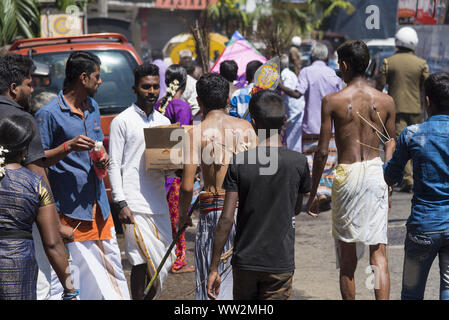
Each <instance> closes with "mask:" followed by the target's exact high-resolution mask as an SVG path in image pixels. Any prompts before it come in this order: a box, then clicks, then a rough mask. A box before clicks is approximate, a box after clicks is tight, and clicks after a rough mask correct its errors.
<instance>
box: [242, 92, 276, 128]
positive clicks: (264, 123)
mask: <svg viewBox="0 0 449 320" xmlns="http://www.w3.org/2000/svg"><path fill="white" fill-rule="evenodd" d="M249 113H250V114H251V117H252V118H253V119H254V121H255V122H256V125H257V128H258V129H267V130H269V129H278V130H279V129H281V127H282V126H283V124H284V121H285V109H284V104H283V101H282V98H281V96H280V95H279V94H277V93H276V92H274V91H271V90H261V91H259V92H256V93H255V94H254V95H253V96H252V97H251V99H250V100H249Z"/></svg>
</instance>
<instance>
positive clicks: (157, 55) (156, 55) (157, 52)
mask: <svg viewBox="0 0 449 320" xmlns="http://www.w3.org/2000/svg"><path fill="white" fill-rule="evenodd" d="M151 58H152V59H153V61H154V60H157V59H160V60H164V55H163V54H162V50H161V49H153V50H151Z"/></svg>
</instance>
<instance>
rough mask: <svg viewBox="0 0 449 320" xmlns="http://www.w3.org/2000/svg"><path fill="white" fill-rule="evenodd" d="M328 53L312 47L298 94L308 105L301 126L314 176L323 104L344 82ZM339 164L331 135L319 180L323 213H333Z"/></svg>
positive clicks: (316, 45) (321, 47)
mask: <svg viewBox="0 0 449 320" xmlns="http://www.w3.org/2000/svg"><path fill="white" fill-rule="evenodd" d="M328 55H329V52H328V49H327V46H326V45H325V44H323V43H320V42H316V43H314V44H313V45H312V50H311V53H310V59H311V62H312V64H311V65H310V66H308V67H306V68H304V69H302V70H301V72H300V73H299V76H298V81H299V86H298V88H297V89H298V91H299V93H301V95H304V98H305V101H306V105H305V108H304V119H303V122H302V134H303V135H302V152H303V154H304V155H305V156H306V157H307V160H308V163H309V167H310V172H312V164H313V154H314V152H315V151H316V148H317V146H318V140H319V136H320V128H321V100H322V99H323V98H324V96H326V95H328V94H329V93H333V92H337V91H340V90H341V89H342V85H341V79H340V78H339V77H338V76H337V74H336V73H335V71H334V70H332V69H331V68H329V67H328V66H327V60H328ZM336 163H337V149H336V146H335V139H334V137H333V135H332V137H331V139H330V142H329V155H328V158H327V163H326V166H325V169H324V172H323V176H322V177H321V180H320V186H319V188H318V192H317V195H318V198H319V200H320V209H321V210H329V209H330V197H331V188H332V181H333V173H332V171H333V170H334V168H335V166H336Z"/></svg>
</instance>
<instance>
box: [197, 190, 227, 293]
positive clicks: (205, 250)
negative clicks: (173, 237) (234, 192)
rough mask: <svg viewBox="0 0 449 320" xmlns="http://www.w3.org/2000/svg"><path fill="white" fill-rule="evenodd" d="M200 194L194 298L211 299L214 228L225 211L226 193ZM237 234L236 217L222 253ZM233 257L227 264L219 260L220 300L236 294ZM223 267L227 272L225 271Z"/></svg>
mask: <svg viewBox="0 0 449 320" xmlns="http://www.w3.org/2000/svg"><path fill="white" fill-rule="evenodd" d="M199 197H200V215H199V221H198V225H197V229H196V239H195V275H196V293H195V299H196V300H209V297H208V296H207V277H208V275H209V266H210V263H211V259H212V249H213V245H214V236H215V229H216V227H217V223H218V220H219V219H220V214H221V211H222V210H223V204H224V197H225V192H222V193H219V194H213V193H211V192H201V193H200V195H199ZM234 236H235V220H234V225H233V226H232V229H231V232H230V234H229V237H228V240H227V241H226V244H225V246H224V249H223V252H222V254H223V253H225V252H227V251H228V250H230V249H231V248H232V247H233V245H234ZM230 260H231V259H228V261H227V262H226V263H220V264H219V267H218V273H219V274H220V275H221V286H220V294H219V295H218V299H220V300H232V297H233V295H232V289H233V280H232V267H231V261H230ZM224 270H226V271H225V272H224V273H223V271H224ZM222 273H223V274H222Z"/></svg>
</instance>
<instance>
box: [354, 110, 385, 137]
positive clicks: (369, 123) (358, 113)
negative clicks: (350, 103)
mask: <svg viewBox="0 0 449 320" xmlns="http://www.w3.org/2000/svg"><path fill="white" fill-rule="evenodd" d="M357 115H358V116H359V117H360V118H361V119H363V121H365V122H366V123H367V124H368V125H369V126H370V127H371V128H373V129H374V130H376V131H377V132H378V133H380V135H381V136H382V137H384V138H385V139H387V140H389V139H388V137H386V136H385V135H384V134H383V133H382V132H380V131H379V129H377V128H376V127H375V126H373V125H372V124H371V122H369V121H368V120H366V119H365V118H364V117H363V116H362V115H361V114H360V112H358V111H357Z"/></svg>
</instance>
